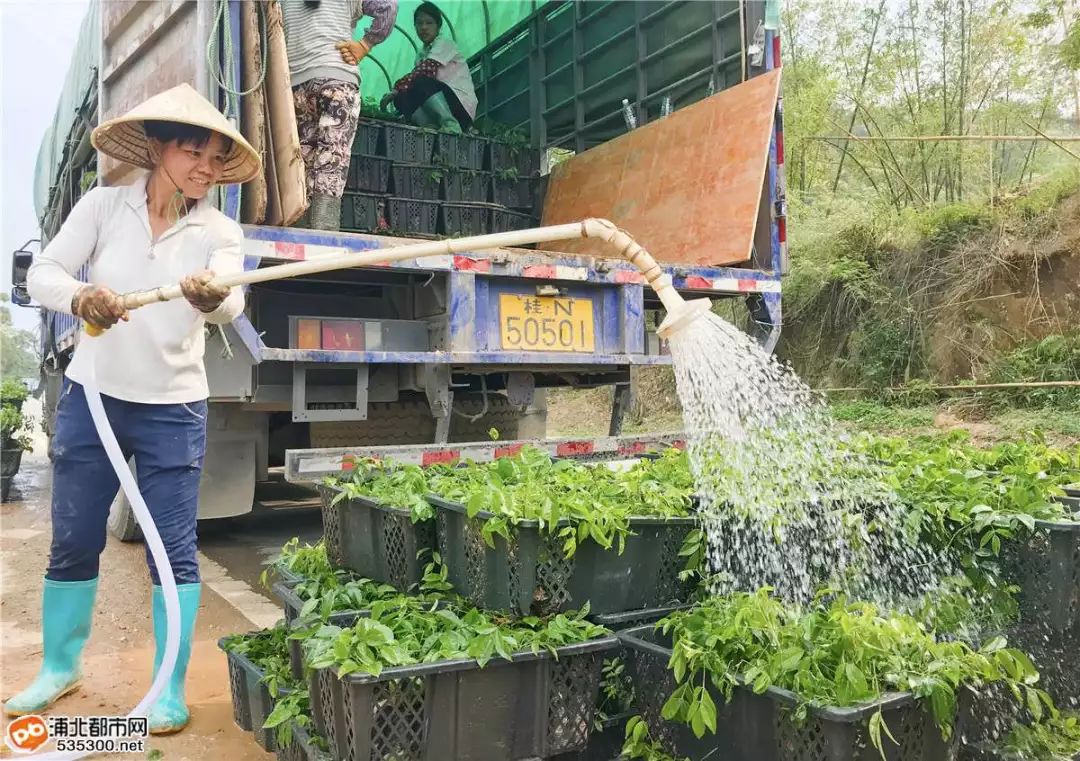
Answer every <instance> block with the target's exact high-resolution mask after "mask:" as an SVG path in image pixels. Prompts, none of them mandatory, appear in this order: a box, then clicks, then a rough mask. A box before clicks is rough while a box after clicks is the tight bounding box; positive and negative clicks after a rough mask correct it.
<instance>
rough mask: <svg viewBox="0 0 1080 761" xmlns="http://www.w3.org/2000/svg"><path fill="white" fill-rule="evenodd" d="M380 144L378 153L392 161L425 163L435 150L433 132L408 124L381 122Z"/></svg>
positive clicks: (429, 159)
mask: <svg viewBox="0 0 1080 761" xmlns="http://www.w3.org/2000/svg"><path fill="white" fill-rule="evenodd" d="M382 138H383V142H382V146H383V150H382V152H381V153H380V154H379V155H381V156H385V157H386V158H388V159H390V160H392V161H403V162H406V163H409V164H427V163H429V162H430V161H431V157H432V154H433V151H434V150H435V133H434V132H432V131H431V130H427V129H423V128H421V127H413V126H410V125H408V124H397V123H394V122H383V125H382Z"/></svg>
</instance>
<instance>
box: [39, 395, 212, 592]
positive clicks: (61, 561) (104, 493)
mask: <svg viewBox="0 0 1080 761" xmlns="http://www.w3.org/2000/svg"><path fill="white" fill-rule="evenodd" d="M102 403H103V404H104V406H105V413H106V414H107V415H108V417H109V423H110V424H111V425H112V427H113V431H114V432H115V433H116V439H117V441H118V442H119V444H120V449H121V451H122V452H123V453H124V457H125V458H127V459H129V460H130V459H131V458H132V457H134V458H135V470H136V475H137V478H138V482H139V491H141V492H142V495H143V498H144V499H145V500H146V505H147V507H149V508H150V514H151V515H152V516H153V518H154V523H155V525H157V529H158V532H159V533H160V534H161V539H162V541H163V542H164V544H165V549H166V551H167V552H168V556H169V564H170V565H171V566H172V569H173V573H174V574H175V575H176V583H177V584H194V583H196V582H198V581H199V562H198V544H197V540H196V536H195V520H196V515H197V513H198V504H199V478H200V476H201V475H202V464H203V454H204V453H205V451H206V402H205V401H201V402H194V403H191V404H136V403H134V402H125V401H121V400H119V399H113V398H112V397H108V396H103V397H102ZM119 488H120V481H119V479H118V478H117V477H116V473H115V472H113V469H112V466H111V465H110V464H109V460H108V458H107V457H106V456H105V448H104V447H103V446H102V445H101V441H100V440H99V439H98V435H97V430H96V429H95V428H94V423H93V420H92V419H91V417H90V409H89V408H88V407H87V405H86V395H85V394H84V392H83V387H82V386H81V385H79V384H78V383H73V382H72V381H69V380H67V379H66V378H65V379H64V385H63V388H62V390H61V392H60V403H59V404H58V405H57V409H56V433H55V435H54V438H53V492H52V529H53V536H52V549H51V551H50V553H49V570H48V572H47V573H46V574H45V577H46V578H48V579H52V580H53V581H85V580H87V579H93V578H95V577H96V576H97V575H98V559H99V556H100V555H101V551H102V550H104V549H105V528H106V521H107V520H108V518H109V508H110V506H111V505H112V502H113V499H114V498H115V497H116V494H117V491H118V490H119ZM146 561H147V563H148V564H149V566H150V575H151V577H152V579H153V582H154V583H155V584H160V583H161V582H160V581H159V579H158V573H157V568H155V567H154V561H153V559H152V558H151V557H150V551H149V549H147V552H146Z"/></svg>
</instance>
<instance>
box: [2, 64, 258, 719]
mask: <svg viewBox="0 0 1080 761" xmlns="http://www.w3.org/2000/svg"><path fill="white" fill-rule="evenodd" d="M91 142H92V143H93V145H94V147H95V148H96V149H97V150H98V151H100V152H101V153H104V154H106V155H108V156H110V157H112V158H114V159H117V160H119V161H122V162H125V163H128V164H133V165H135V166H137V167H141V168H143V169H145V170H147V171H146V172H145V173H142V174H140V175H139V176H138V177H137V179H136V180H135V182H134V183H132V184H131V185H128V186H118V187H97V188H93V189H92V190H90V191H89V192H88V193H86V194H85V195H84V196H83V197H82V198H80V199H79V201H78V203H76V204H75V206H74V208H73V209H72V210H71V213H70V214H69V215H68V217H67V219H66V220H65V221H64V224H63V226H62V227H61V228H60V231H59V232H58V233H57V234H56V236H55V237H54V238H53V239H52V240H51V241H49V243H48V245H47V246H46V247H45V249H44V250H43V251H42V252H41V253H40V254H39V255H38V256H37V257H35V259H34V262H33V264H32V265H31V266H30V270H29V273H28V275H27V288H28V289H29V291H30V295H31V296H33V297H34V298H35V299H36V300H37V301H38V302H39V303H40V304H41V306H42V307H44V308H46V309H49V310H52V311H55V312H63V313H67V314H72V315H74V316H76V317H77V318H79V319H80V320H81V321H82V322H84V323H85V324H86V325H87V326H89V327H88V332H87V335H84V336H83V337H82V339H81V340H80V341H79V342H78V343H77V344H76V347H75V354H74V357H73V359H72V360H71V364H70V365H69V366H68V368H67V370H66V372H65V378H64V381H63V386H62V387H61V391H60V401H59V403H58V405H57V410H56V431H55V435H54V437H53V452H54V458H53V472H52V547H51V549H50V551H49V563H48V570H47V571H46V574H45V584H44V592H43V595H42V606H41V634H42V641H43V661H42V665H41V669H40V671H39V672H38V674H37V677H36V678H35V679H34V681H33V682H32V683H31V684H30V686H28V687H27V688H26V689H24V690H23V691H22V692H20V693H18V694H17V695H15V696H14V697H12V698H10V699H9V700H7V701H6V703H5V704H4V711H5V712H6V713H7V714H8V715H15V716H18V715H23V714H36V713H39V712H41V711H42V710H43V709H45V708H46V707H48V706H49V705H51V704H52V703H53V702H55V701H56V700H57V699H59V698H60V697H62V696H63V695H66V694H68V693H70V692H73V691H74V690H76V689H78V687H79V680H80V678H81V673H82V672H81V660H82V651H83V647H84V645H85V644H86V640H87V638H88V637H89V636H90V622H91V620H92V619H93V615H94V598H95V596H96V593H97V587H98V567H99V556H100V555H101V551H102V550H104V549H105V526H106V521H107V520H108V517H109V509H110V506H111V505H112V503H113V499H114V497H116V495H117V489H118V488H119V484H120V482H119V479H118V477H117V475H116V473H115V471H114V470H113V468H112V467H111V466H110V464H109V459H108V456H107V455H106V452H105V448H104V446H103V445H102V443H101V440H100V439H99V437H98V433H97V430H96V429H95V426H94V423H93V420H92V419H91V416H90V410H89V407H88V405H87V397H86V394H85V392H84V384H89V383H93V384H94V385H95V386H96V388H97V389H98V390H99V392H100V394H101V399H102V401H103V403H104V407H105V411H106V414H107V415H108V417H109V422H110V424H111V425H112V427H113V430H114V432H115V434H116V438H117V440H118V442H119V444H120V449H121V451H122V453H123V456H124V457H125V458H134V461H135V468H136V471H137V477H138V483H139V490H140V491H141V492H142V495H143V497H144V498H145V500H146V504H147V506H148V507H149V509H150V512H151V514H152V515H153V519H154V523H155V524H156V526H157V529H158V531H159V532H160V534H161V539H162V542H163V543H164V545H165V550H166V552H167V554H168V558H169V564H170V565H171V566H172V572H173V575H174V577H175V580H176V584H177V587H178V591H179V595H180V651H179V654H178V655H177V659H176V667H175V670H174V671H173V673H172V677H171V678H170V679H169V680H168V682H167V683H166V686H165V688H164V691H163V692H162V693H161V695H160V696H159V697H158V698H157V700H156V701H155V702H154V704H153V706H151V708H150V712H149V717H148V719H149V722H148V723H149V730H150V732H152V733H154V734H167V733H170V732H176V731H179V730H180V729H182V728H183V727H184V726H186V725H187V723H188V720H189V717H190V714H189V712H188V708H187V705H186V703H185V699H184V682H185V677H186V674H187V666H188V660H189V658H190V656H191V642H192V633H193V631H194V628H195V616H196V614H197V613H198V610H199V597H200V594H201V589H202V587H201V584H200V577H199V562H198V550H197V545H196V537H195V520H196V515H197V513H198V498H199V479H200V475H201V472H202V466H203V457H204V455H205V451H206V415H207V403H206V399H207V397H208V396H209V391H208V388H207V381H206V371H205V369H204V366H203V349H204V343H203V342H204V337H203V334H204V330H205V325H206V324H207V323H211V324H216V325H223V324H226V323H229V322H231V321H232V320H233V319H234V318H236V317H238V316H239V315H240V314H241V312H242V311H243V310H244V294H243V292H242V291H241V290H240V289H239V288H233V289H228V288H224V287H220V286H217V285H215V284H214V283H213V282H212V281H213V279H214V277H215V273H217V274H218V275H230V274H237V273H241V272H243V271H244V255H243V251H242V243H243V232H242V231H241V229H240V225H238V224H237V223H236V222H234V221H233V220H231V219H229V218H228V217H226V216H225V215H224V214H222V213H221V212H220V211H218V210H217V209H215V208H214V207H213V205H212V204H211V202H210V199H209V197H208V195H209V193H210V191H211V189H212V188H213V187H214V186H215V185H216V184H219V183H226V184H227V183H242V182H247V181H248V180H250V179H252V178H253V177H255V176H257V175H258V174H259V173H260V172H261V171H262V170H261V160H260V158H259V155H258V153H256V152H255V150H254V149H253V148H252V147H251V146H250V145H249V144H248V142H247V141H246V140H244V138H243V137H242V136H241V135H240V133H239V132H238V131H237V130H236V129H235V128H234V127H232V125H230V124H229V121H228V120H227V119H226V118H225V117H224V116H223V115H222V114H221V113H220V112H219V111H218V110H217V109H216V108H214V106H213V105H212V104H211V103H210V102H209V101H208V100H206V99H205V98H203V97H202V96H201V95H199V94H198V93H197V92H196V91H195V90H194V89H193V88H192V87H190V86H189V85H187V84H182V85H179V86H178V87H174V88H172V89H171V90H167V91H165V92H163V93H160V94H158V95H155V96H154V97H152V98H150V99H149V100H147V101H146V102H144V103H143V104H141V105H139V106H136V107H135V108H134V109H132V110H131V111H130V112H128V113H127V114H125V115H124V116H121V117H118V118H115V119H112V120H110V121H107V122H105V123H103V124H101V125H100V126H98V127H97V128H96V129H95V130H94V132H93V134H92V135H91ZM84 266H88V269H87V270H85V274H82V272H83V267H84ZM192 273H194V274H192ZM185 276H186V277H185ZM80 278H82V279H80ZM181 278H182V282H181V290H182V291H183V294H184V296H185V298H186V301H185V300H183V299H180V300H176V301H170V302H167V303H162V304H154V305H152V306H149V307H147V308H145V309H140V310H139V311H138V312H135V313H133V314H129V313H128V311H127V309H126V308H125V306H124V303H123V301H122V299H121V297H120V296H118V295H117V294H120V293H125V292H130V291H138V290H145V289H149V288H157V287H160V286H162V285H167V284H169V283H171V282H175V281H176V280H180V279H181ZM118 322H123V323H124V324H123V325H120V326H117V327H115V328H113V327H112V326H114V325H116V324H117V323H118ZM90 328H92V329H93V330H92V331H91V330H90ZM109 328H111V329H109ZM106 329H109V330H106ZM103 330H104V331H105V332H104V333H101V331H103ZM92 333H101V334H100V335H98V336H96V337H94V336H93V335H91V334H92ZM147 562H148V564H149V566H150V576H151V581H152V590H151V607H152V610H153V629H154V641H155V654H154V675H155V676H156V675H157V670H158V668H159V667H160V664H161V661H162V658H163V656H164V652H165V636H166V631H167V628H166V616H165V599H164V596H163V594H162V591H161V586H160V583H161V582H160V579H159V576H158V569H157V568H156V566H155V564H154V562H153V558H152V557H151V556H150V553H149V551H147ZM136 597H137V593H136ZM103 676H104V675H103ZM103 686H104V685H103Z"/></svg>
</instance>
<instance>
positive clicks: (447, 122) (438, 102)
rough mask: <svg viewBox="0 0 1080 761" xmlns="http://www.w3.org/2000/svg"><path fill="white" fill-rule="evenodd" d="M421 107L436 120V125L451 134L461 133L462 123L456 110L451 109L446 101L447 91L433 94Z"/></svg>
mask: <svg viewBox="0 0 1080 761" xmlns="http://www.w3.org/2000/svg"><path fill="white" fill-rule="evenodd" d="M420 109H422V110H423V111H425V112H426V113H427V115H428V117H429V118H430V119H431V120H432V121H433V122H435V126H437V127H438V128H439V129H440V130H442V131H443V132H449V133H450V134H451V135H460V134H461V124H460V123H459V122H458V120H457V118H455V116H454V112H453V111H451V110H450V104H449V103H447V102H446V93H438V94H437V95H432V96H431V97H430V98H428V99H427V100H425V101H424V105H422V106H421V107H420Z"/></svg>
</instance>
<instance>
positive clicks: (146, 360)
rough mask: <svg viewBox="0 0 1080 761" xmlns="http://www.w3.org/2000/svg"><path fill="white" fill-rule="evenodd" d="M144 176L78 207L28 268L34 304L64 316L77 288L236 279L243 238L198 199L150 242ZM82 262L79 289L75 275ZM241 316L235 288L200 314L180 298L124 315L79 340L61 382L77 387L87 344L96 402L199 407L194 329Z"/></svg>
mask: <svg viewBox="0 0 1080 761" xmlns="http://www.w3.org/2000/svg"><path fill="white" fill-rule="evenodd" d="M148 177H149V175H144V176H142V177H141V178H140V179H139V180H137V181H136V182H135V183H134V184H133V185H128V186H125V187H113V188H95V189H93V190H91V191H90V192H89V193H87V194H86V195H85V196H83V197H82V198H81V199H79V202H78V203H76V204H75V207H74V208H73V209H72V210H71V213H70V214H69V215H68V218H67V220H66V221H65V222H64V224H63V226H62V227H61V228H60V232H58V233H57V234H56V237H54V238H53V239H52V240H51V241H50V242H49V244H48V245H47V246H46V247H45V250H44V251H42V252H41V253H40V254H38V256H36V257H35V258H34V263H33V264H32V265H31V267H30V272H29V274H28V276H27V288H28V290H29V292H30V295H31V296H32V297H33V298H34V299H36V300H37V301H38V303H40V304H41V305H42V306H43V307H45V308H47V309H51V310H53V311H57V312H66V313H68V314H71V300H72V298H73V297H74V296H75V293H76V292H77V291H78V290H79V288H81V287H82V286H84V285H91V284H92V285H97V286H102V285H103V286H106V287H108V288H111V289H112V290H113V291H115V292H116V293H120V294H122V293H127V292H129V291H141V290H146V289H148V288H157V287H159V286H163V285H173V284H175V283H178V282H179V281H180V280H182V279H183V278H184V277H186V276H188V275H191V274H194V273H196V272H199V271H201V270H207V269H209V270H213V271H214V272H215V273H217V274H218V275H228V274H232V273H236V272H242V271H243V269H244V256H243V252H242V244H243V239H244V234H243V231H242V230H241V229H240V226H239V225H238V224H236V222H234V221H233V220H231V219H229V218H228V217H226V216H225V215H224V214H222V213H221V212H219V211H218V210H217V209H215V208H213V207H212V206H211V205H210V204H209V202H208V201H207V200H206V199H203V200H201V201H199V202H198V203H197V204H196V205H195V207H194V208H193V209H192V210H191V211H190V212H188V213H187V214H186V215H185V216H184V217H182V218H181V219H180V221H179V222H177V223H176V224H175V225H173V226H172V227H171V228H169V229H168V230H167V231H166V232H165V233H163V234H162V235H161V237H160V238H158V240H157V241H154V240H153V236H152V235H151V232H150V219H149V215H148V213H147V208H146V183H147V179H148ZM87 262H89V264H90V267H89V274H88V276H87V280H86V282H85V283H83V282H80V281H79V280H77V279H76V275H77V273H78V272H79V270H80V269H81V268H82V267H83V265H84V264H86V263H87ZM243 311H244V294H243V291H242V290H241V289H240V288H233V289H232V292H231V293H230V294H229V296H228V298H226V299H225V301H223V302H222V304H221V305H220V306H219V307H218V308H217V309H216V310H214V311H213V312H210V313H205V314H204V313H202V312H200V311H199V310H197V309H196V308H195V307H193V306H192V305H191V304H189V303H188V302H187V301H186V300H184V299H177V300H174V301H169V302H164V303H155V304H150V305H148V306H145V307H142V308H140V309H136V310H133V311H132V312H131V321H130V322H119V323H117V324H116V325H114V326H113V327H111V328H109V330H107V331H105V333H104V334H103V335H101V336H99V337H96V338H89V337H86V336H83V337H82V338H81V339H80V341H79V344H78V346H76V348H75V356H74V358H73V359H72V361H71V364H70V365H69V366H68V368H67V376H68V377H69V378H70V379H71V380H73V381H75V382H77V383H85V382H86V379H87V377H88V375H89V367H88V362H89V360H90V358H91V357H90V354H89V353H88V352H87V351H85V349H86V348H87V347H86V344H87V343H88V342H90V341H94V342H95V344H96V345H95V346H94V347H93V348H94V354H95V355H96V367H95V370H96V381H97V386H98V389H99V390H100V391H101V393H102V394H105V395H106V396H111V397H114V398H116V399H122V400H124V401H129V402H140V403H144V404H182V403H188V402H195V401H200V400H202V399H206V398H207V397H208V396H209V389H208V387H207V383H206V370H205V368H204V366H203V351H204V348H205V345H204V338H203V330H204V324H205V323H206V322H211V323H215V324H224V323H228V322H231V321H232V320H234V319H235V318H236V317H238V316H239V315H240V314H241V312H243Z"/></svg>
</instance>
